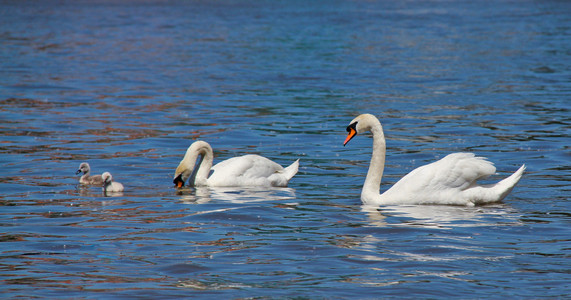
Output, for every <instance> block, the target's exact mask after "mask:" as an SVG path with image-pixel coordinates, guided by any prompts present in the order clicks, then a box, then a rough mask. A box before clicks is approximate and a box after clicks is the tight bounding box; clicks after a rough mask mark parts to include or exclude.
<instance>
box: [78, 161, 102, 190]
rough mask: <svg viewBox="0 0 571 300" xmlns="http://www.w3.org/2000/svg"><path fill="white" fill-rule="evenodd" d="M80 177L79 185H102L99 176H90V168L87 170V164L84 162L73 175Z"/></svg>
mask: <svg viewBox="0 0 571 300" xmlns="http://www.w3.org/2000/svg"><path fill="white" fill-rule="evenodd" d="M82 172H83V175H81V177H80V178H79V183H81V184H92V185H102V184H103V178H101V175H93V176H91V168H89V164H88V163H86V162H82V163H81V164H80V165H79V169H78V170H77V172H75V175H77V174H79V173H82Z"/></svg>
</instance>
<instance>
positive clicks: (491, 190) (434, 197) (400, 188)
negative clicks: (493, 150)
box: [343, 114, 525, 206]
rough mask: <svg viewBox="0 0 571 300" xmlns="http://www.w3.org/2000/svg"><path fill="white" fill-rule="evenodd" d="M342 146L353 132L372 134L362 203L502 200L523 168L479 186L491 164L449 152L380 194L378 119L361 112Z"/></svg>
mask: <svg viewBox="0 0 571 300" xmlns="http://www.w3.org/2000/svg"><path fill="white" fill-rule="evenodd" d="M347 131H348V132H349V134H348V135H347V138H346V139H345V142H344V143H343V146H345V145H346V144H347V143H348V142H349V141H350V140H351V139H352V138H353V137H355V135H357V134H359V133H364V132H367V131H370V132H371V133H372V134H373V155H372V158H371V163H370V165H369V171H368V172H367V177H366V178H365V183H364V184H363V190H362V191H361V201H362V202H363V204H365V205H375V206H378V205H399V204H448V205H466V206H474V205H477V204H486V203H492V202H497V201H501V200H502V199H503V198H504V197H506V196H507V195H508V194H509V193H510V192H511V190H512V189H513V188H514V186H515V185H516V184H517V183H518V181H519V180H520V178H521V175H522V174H523V171H524V170H525V165H522V166H521V167H520V168H519V169H518V170H517V171H516V172H515V173H513V174H512V175H511V176H509V177H507V178H505V179H504V180H502V181H500V182H498V183H494V184H488V185H478V184H477V183H476V181H477V180H478V179H482V178H486V177H488V176H490V175H492V174H494V173H495V172H496V168H495V167H494V165H493V164H492V163H491V162H489V161H487V160H486V159H485V158H483V157H476V156H475V155H474V154H472V153H452V154H449V155H447V156H445V157H444V158H442V159H440V160H439V161H436V162H433V163H431V164H428V165H424V166H421V167H418V168H416V169H414V170H413V171H412V172H410V173H409V174H408V175H406V176H404V177H403V178H402V179H401V180H399V181H398V182H397V183H395V184H394V185H393V186H392V187H391V188H390V189H388V190H387V191H386V192H384V193H383V194H380V193H379V187H380V185H381V177H382V176H383V169H384V168H385V154H386V143H385V136H384V133H383V127H382V126H381V122H379V120H378V119H377V118H376V117H375V116H373V115H371V114H362V115H359V116H358V117H356V118H355V119H353V121H351V123H350V124H349V126H348V127H347Z"/></svg>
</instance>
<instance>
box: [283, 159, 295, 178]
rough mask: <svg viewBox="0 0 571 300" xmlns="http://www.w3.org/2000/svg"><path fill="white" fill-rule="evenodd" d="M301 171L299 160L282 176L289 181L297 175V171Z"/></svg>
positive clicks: (284, 171) (286, 169)
mask: <svg viewBox="0 0 571 300" xmlns="http://www.w3.org/2000/svg"><path fill="white" fill-rule="evenodd" d="M298 169H299V159H298V160H296V161H294V162H293V163H292V164H291V165H289V166H288V167H286V168H284V169H283V171H282V174H283V175H284V176H285V177H286V178H287V180H288V181H289V180H290V179H291V178H292V177H293V176H294V175H295V174H297V170H298Z"/></svg>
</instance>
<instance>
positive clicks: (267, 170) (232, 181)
mask: <svg viewBox="0 0 571 300" xmlns="http://www.w3.org/2000/svg"><path fill="white" fill-rule="evenodd" d="M288 168H289V167H288ZM295 171H296V172H297V168H296V170H295ZM296 172H294V173H293V174H291V177H293V175H295V173H296ZM283 174H284V168H283V167H282V166H281V165H279V164H278V163H276V162H273V161H272V160H270V159H268V158H265V157H263V156H259V155H255V154H249V155H244V156H238V157H233V158H230V159H227V160H224V161H221V162H219V163H218V164H216V165H215V166H214V167H212V169H211V174H210V176H209V177H208V185H211V186H286V185H287V181H288V180H289V179H291V177H289V178H286V176H284V175H283Z"/></svg>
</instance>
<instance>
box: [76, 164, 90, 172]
mask: <svg viewBox="0 0 571 300" xmlns="http://www.w3.org/2000/svg"><path fill="white" fill-rule="evenodd" d="M82 172H83V174H87V173H89V164H88V163H86V162H83V163H81V164H80V165H79V169H78V170H77V172H75V175H77V174H79V173H82Z"/></svg>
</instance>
